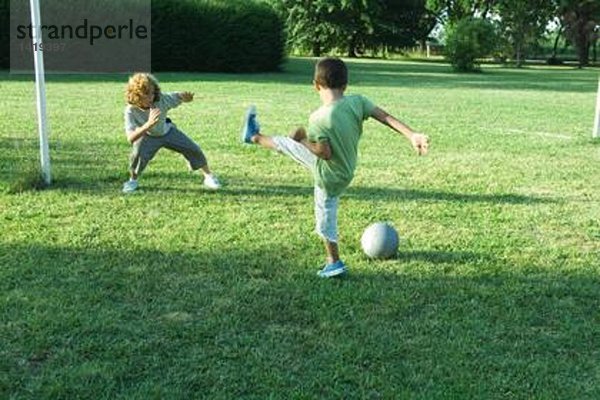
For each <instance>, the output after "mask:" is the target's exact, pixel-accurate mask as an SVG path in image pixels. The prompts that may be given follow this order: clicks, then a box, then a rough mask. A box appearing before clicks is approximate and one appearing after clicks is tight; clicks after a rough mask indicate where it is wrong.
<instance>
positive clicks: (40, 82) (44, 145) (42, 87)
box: [30, 0, 52, 185]
mask: <svg viewBox="0 0 600 400" xmlns="http://www.w3.org/2000/svg"><path fill="white" fill-rule="evenodd" d="M30 4H31V25H32V26H33V32H34V37H33V38H32V46H33V59H34V62H35V92H36V95H37V114H38V130H39V134H40V161H41V164H42V176H43V178H44V181H45V182H46V184H47V185H49V184H50V183H51V181H52V175H51V173H50V145H49V142H48V123H47V119H46V79H45V71H44V52H43V46H44V45H43V42H42V21H41V18H40V2H39V0H30Z"/></svg>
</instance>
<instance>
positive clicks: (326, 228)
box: [272, 136, 339, 243]
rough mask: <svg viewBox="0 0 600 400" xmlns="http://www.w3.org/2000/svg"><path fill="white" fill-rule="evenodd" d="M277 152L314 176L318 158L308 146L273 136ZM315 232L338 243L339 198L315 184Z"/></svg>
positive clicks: (287, 138)
mask: <svg viewBox="0 0 600 400" xmlns="http://www.w3.org/2000/svg"><path fill="white" fill-rule="evenodd" d="M272 139H273V142H274V143H275V146H276V147H277V151H279V152H280V153H282V154H285V155H287V156H288V157H290V158H292V159H293V160H294V161H296V162H297V163H299V164H301V165H303V166H304V167H306V168H308V169H309V170H310V172H311V173H312V174H314V173H315V171H316V169H317V156H316V155H314V154H313V153H312V152H311V151H310V150H308V149H307V148H306V146H304V145H302V144H301V143H298V142H296V141H295V140H293V139H291V138H289V137H286V136H273V138H272ZM314 194H315V220H316V227H315V231H316V232H317V234H318V235H319V236H320V237H321V238H323V239H325V240H327V241H328V242H333V243H337V241H338V232H337V211H338V207H339V197H337V196H335V197H333V196H328V195H327V193H325V190H323V189H322V188H320V187H318V186H317V185H316V184H315V192H314Z"/></svg>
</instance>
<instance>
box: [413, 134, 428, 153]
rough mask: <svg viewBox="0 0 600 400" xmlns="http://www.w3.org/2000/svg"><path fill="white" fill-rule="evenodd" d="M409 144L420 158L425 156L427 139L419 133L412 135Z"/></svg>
mask: <svg viewBox="0 0 600 400" xmlns="http://www.w3.org/2000/svg"><path fill="white" fill-rule="evenodd" d="M410 142H411V144H412V146H413V148H414V149H415V151H416V152H417V154H419V155H420V156H424V155H425V154H427V151H428V150H429V138H428V137H427V136H426V135H423V134H421V133H414V134H412V136H411V137H410Z"/></svg>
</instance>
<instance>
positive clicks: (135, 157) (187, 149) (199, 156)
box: [129, 125, 206, 175]
mask: <svg viewBox="0 0 600 400" xmlns="http://www.w3.org/2000/svg"><path fill="white" fill-rule="evenodd" d="M163 147H164V148H166V149H169V150H173V151H175V152H177V153H179V154H181V155H183V156H184V157H185V158H186V160H188V162H189V164H190V168H191V169H192V170H194V171H195V170H198V169H200V168H202V167H204V166H205V165H206V157H205V156H204V153H203V152H202V149H200V146H198V144H196V142H194V141H193V140H192V139H190V138H189V137H188V136H186V135H185V134H184V133H183V132H181V131H180V130H179V129H177V127H175V125H173V126H172V127H171V129H169V132H167V134H166V135H164V136H148V135H146V136H143V137H142V138H141V139H139V140H138V141H137V142H135V143H134V144H133V149H132V151H131V156H130V160H129V170H130V171H131V172H133V173H135V174H137V175H139V174H141V173H142V171H143V170H144V169H145V168H146V166H147V165H148V163H149V162H150V161H151V160H152V159H153V158H154V156H155V155H156V153H157V152H158V150H160V149H162V148H163Z"/></svg>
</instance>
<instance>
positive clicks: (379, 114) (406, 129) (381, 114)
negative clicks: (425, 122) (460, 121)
mask: <svg viewBox="0 0 600 400" xmlns="http://www.w3.org/2000/svg"><path fill="white" fill-rule="evenodd" d="M371 116H372V117H373V118H375V119H376V120H377V121H379V122H381V123H382V124H383V125H385V126H388V127H390V128H392V129H393V130H395V131H396V132H398V133H401V134H403V135H404V136H405V137H406V138H407V139H408V140H410V143H411V144H412V146H413V148H414V149H415V151H416V152H417V153H418V154H419V155H424V154H427V150H428V149H429V138H428V137H427V136H425V135H423V134H421V133H417V132H415V131H414V130H413V129H412V128H411V127H410V126H408V125H406V124H405V123H403V122H401V121H399V120H398V119H397V118H395V117H394V116H392V115H390V114H388V113H387V112H385V111H384V110H382V109H381V108H379V107H375V109H374V110H373V112H372V113H371Z"/></svg>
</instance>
